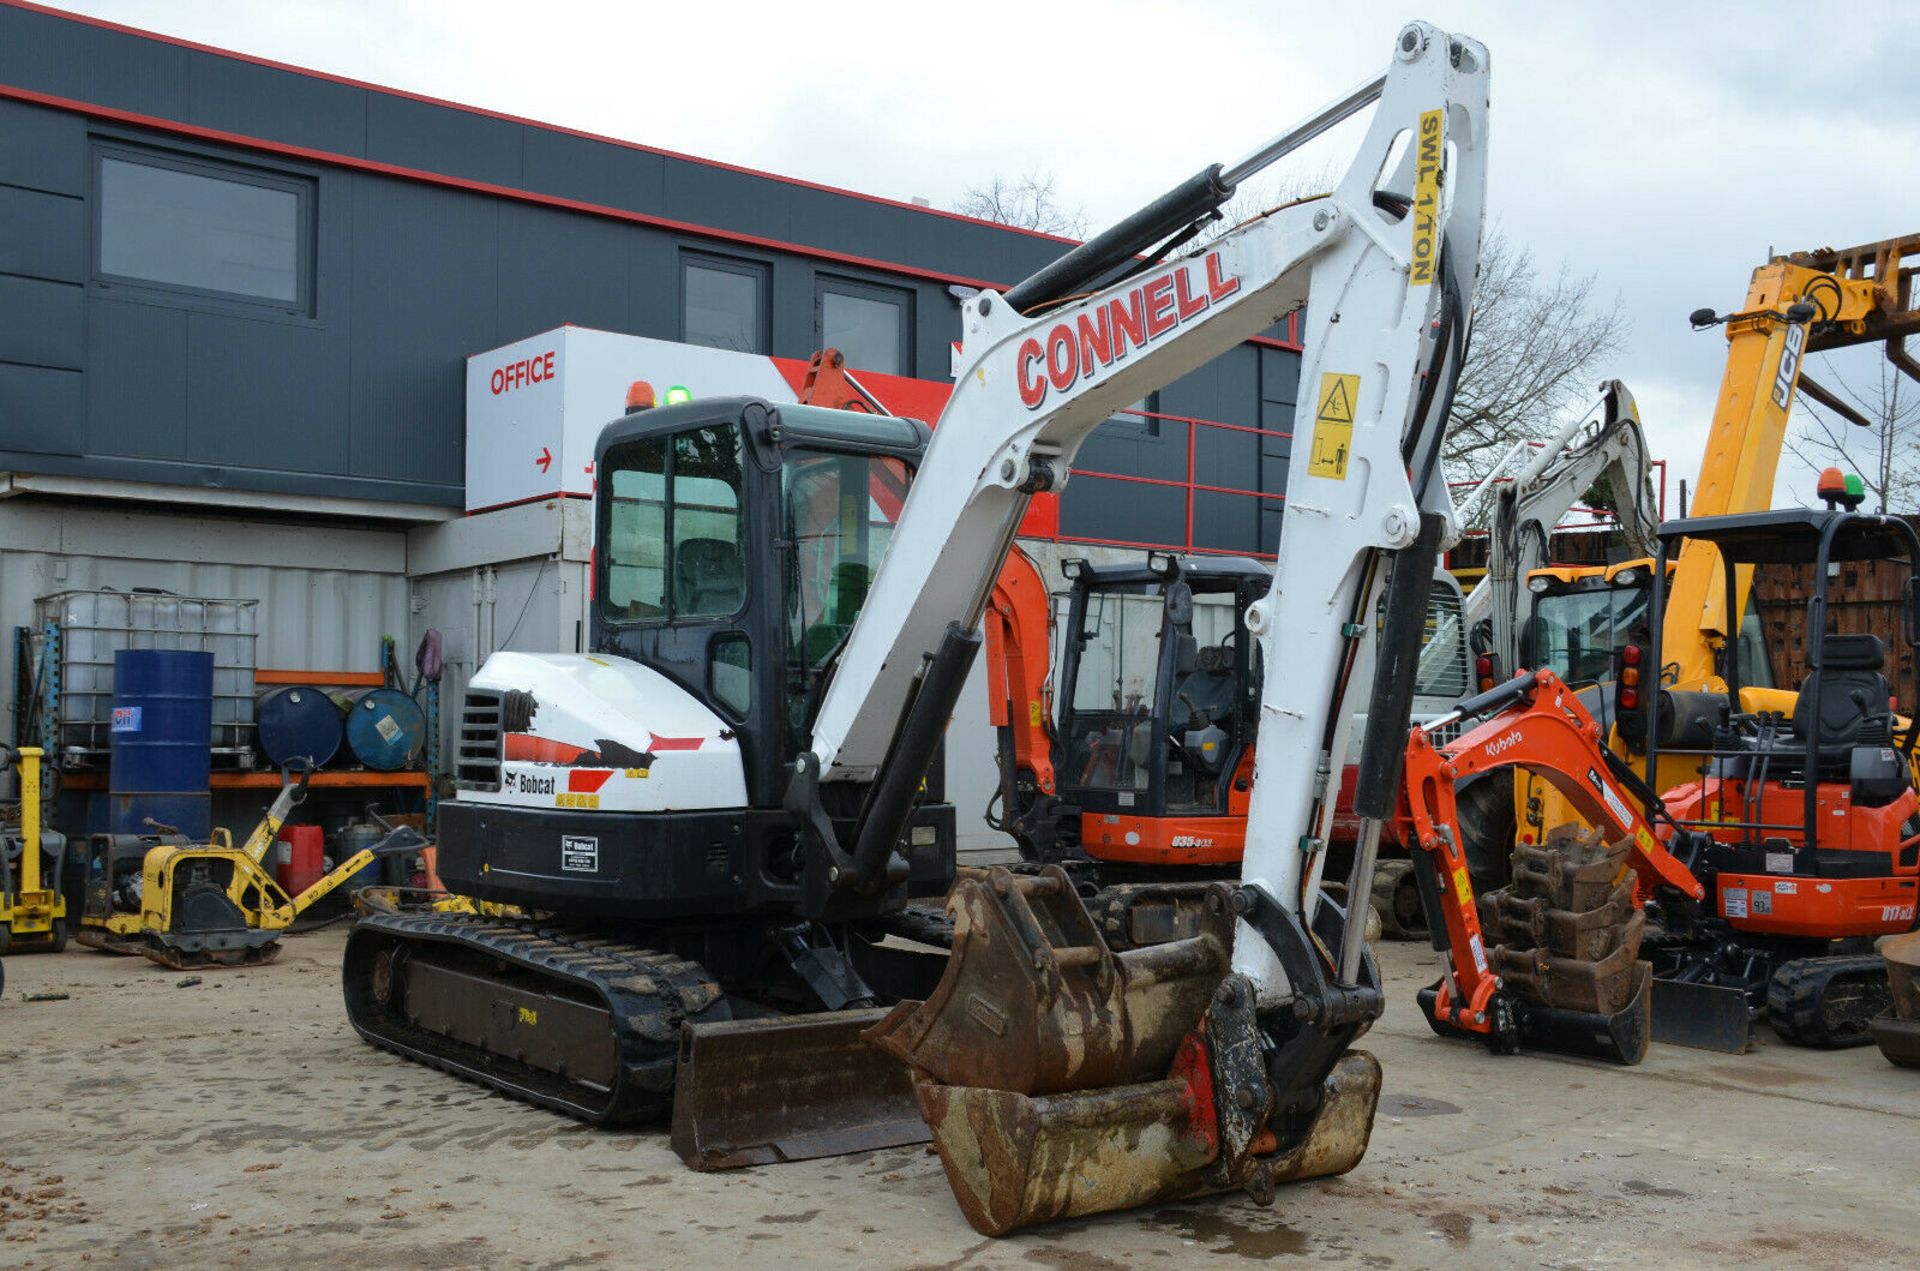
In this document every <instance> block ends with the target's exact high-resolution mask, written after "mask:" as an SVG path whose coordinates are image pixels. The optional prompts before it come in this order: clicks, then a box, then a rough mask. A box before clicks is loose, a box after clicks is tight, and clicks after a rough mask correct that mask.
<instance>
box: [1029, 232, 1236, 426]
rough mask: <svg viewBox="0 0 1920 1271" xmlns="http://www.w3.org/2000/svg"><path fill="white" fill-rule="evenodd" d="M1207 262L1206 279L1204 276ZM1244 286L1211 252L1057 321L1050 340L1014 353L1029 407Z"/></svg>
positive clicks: (1037, 341)
mask: <svg viewBox="0 0 1920 1271" xmlns="http://www.w3.org/2000/svg"><path fill="white" fill-rule="evenodd" d="M1202 266H1204V267H1205V269H1206V277H1205V279H1204V280H1203V279H1202V278H1201V277H1200V276H1199V270H1200V268H1201V267H1202ZM1238 290H1240V277H1239V275H1238V274H1235V275H1233V276H1232V277H1228V276H1226V275H1225V274H1224V273H1223V271H1222V268H1221V265H1220V253H1219V252H1208V253H1207V255H1206V258H1205V259H1204V261H1188V262H1185V263H1183V264H1180V265H1178V266H1175V267H1174V268H1173V269H1172V270H1170V271H1168V272H1167V273H1164V274H1161V275H1160V276H1159V277H1158V278H1155V279H1152V280H1151V281H1149V282H1143V283H1141V284H1140V285H1139V286H1137V287H1135V288H1134V289H1133V290H1131V291H1129V292H1127V293H1126V294H1125V295H1123V296H1119V297H1116V298H1115V299H1112V300H1109V301H1107V302H1106V303H1105V304H1103V305H1101V306H1099V307H1098V308H1096V309H1093V310H1091V311H1090V312H1087V313H1082V314H1081V315H1080V316H1079V318H1078V319H1077V320H1075V321H1070V322H1060V323H1056V324H1055V325H1054V327H1053V329H1052V330H1051V331H1048V332H1047V335H1046V339H1045V340H1040V339H1028V340H1024V341H1022V342H1021V344H1020V351H1019V352H1018V353H1017V354H1015V355H1014V367H1015V374H1016V377H1017V378H1018V380H1019V384H1020V401H1021V402H1022V403H1023V404H1024V405H1025V406H1026V408H1027V409H1028V410H1039V409H1040V406H1041V404H1042V403H1043V402H1045V401H1046V400H1047V390H1048V389H1049V388H1052V389H1054V390H1055V391H1056V392H1061V393H1064V392H1066V391H1067V390H1068V389H1070V388H1072V387H1073V386H1074V385H1075V384H1076V383H1078V382H1079V381H1080V380H1081V379H1084V378H1088V377H1091V376H1092V375H1093V374H1094V373H1095V372H1096V371H1101V370H1105V369H1106V368H1107V367H1109V366H1112V365H1113V364H1114V363H1115V362H1117V361H1119V360H1120V359H1121V358H1123V357H1125V356H1126V355H1127V353H1128V352H1129V351H1130V350H1131V349H1144V348H1146V347H1147V346H1148V345H1149V344H1152V343H1153V342H1154V341H1155V340H1158V339H1159V338H1160V337H1161V336H1163V335H1165V334H1166V333H1167V332H1169V331H1171V330H1173V329H1174V328H1175V327H1177V326H1179V325H1180V324H1181V323H1183V322H1186V321H1188V320H1189V319H1191V318H1196V317H1198V316H1199V315H1201V314H1202V313H1205V312H1206V311H1207V310H1208V309H1209V308H1211V307H1212V306H1213V305H1214V304H1215V303H1217V302H1218V301H1221V300H1225V299H1226V298H1227V297H1228V296H1231V295H1232V294H1233V293H1234V292H1236V291H1238Z"/></svg>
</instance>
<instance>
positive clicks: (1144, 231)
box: [1006, 163, 1233, 313]
mask: <svg viewBox="0 0 1920 1271" xmlns="http://www.w3.org/2000/svg"><path fill="white" fill-rule="evenodd" d="M1232 197H1233V187H1232V186H1231V185H1228V184H1227V183H1226V182H1225V181H1224V180H1222V179H1221V176H1220V165H1219V164H1217V163H1216V164H1214V165H1213V166H1211V167H1209V168H1207V169H1205V170H1204V171H1201V172H1197V173H1195V174H1194V175H1193V176H1191V177H1188V178H1187V179H1186V180H1185V181H1182V182H1181V183H1180V184H1179V185H1176V186H1174V187H1173V188H1172V189H1171V190H1168V191H1167V192H1166V193H1165V194H1162V195H1161V196H1160V197H1159V198H1157V199H1155V200H1154V201H1153V202H1151V203H1149V204H1147V205H1146V206H1145V207H1143V208H1141V209H1140V210H1139V211H1137V212H1135V213H1134V214H1133V215H1131V216H1129V217H1127V218H1126V219H1125V220H1123V221H1121V222H1120V223H1119V224H1117V225H1115V226H1114V227H1113V228H1112V229H1108V230H1103V231H1101V232H1100V233H1098V234H1096V235H1094V236H1093V237H1092V238H1090V239H1088V240H1087V241H1086V242H1084V243H1082V244H1080V246H1078V247H1076V248H1074V249H1073V250H1072V251H1070V252H1068V253H1067V254H1066V255H1064V256H1062V257H1060V259H1058V260H1056V261H1054V262H1053V263H1052V264H1050V265H1046V266H1043V267H1042V268H1040V269H1039V270H1038V271H1036V272H1035V273H1034V274H1032V275H1031V276H1030V277H1028V278H1026V279H1023V280H1022V281H1020V282H1017V283H1015V284H1014V285H1013V286H1012V287H1010V288H1009V289H1008V290H1007V293H1006V301H1007V303H1008V304H1010V305H1012V306H1013V311H1014V312H1015V313H1026V312H1028V311H1030V310H1032V309H1033V308H1035V307H1036V306H1039V305H1043V304H1046V303H1048V302H1049V301H1054V300H1058V299H1060V298H1061V297H1062V296H1071V295H1074V294H1075V293H1077V292H1080V291H1083V290H1085V289H1086V287H1087V284H1089V283H1091V282H1093V281H1094V280H1095V279H1097V278H1099V277H1101V276H1102V275H1104V274H1106V273H1107V272H1108V271H1109V270H1112V269H1113V268H1114V267H1116V266H1118V265H1119V264H1121V263H1122V262H1123V261H1126V260H1127V259H1129V258H1131V257H1133V256H1136V255H1138V254H1139V253H1141V252H1143V251H1145V250H1146V249H1147V248H1149V247H1152V246H1154V245H1155V244H1157V243H1159V242H1160V241H1161V240H1162V239H1164V238H1168V237H1170V236H1172V235H1174V234H1177V233H1179V232H1180V231H1181V230H1183V229H1185V228H1186V227H1187V226H1189V225H1191V224H1192V223H1193V222H1195V221H1197V220H1199V219H1200V218H1201V217H1203V216H1206V215H1208V214H1209V213H1211V212H1214V211H1217V210H1218V209H1219V207H1220V205H1221V204H1223V203H1225V202H1226V201H1227V200H1228V199H1230V198H1232Z"/></svg>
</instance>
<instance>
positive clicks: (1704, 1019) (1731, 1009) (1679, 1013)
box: [1653, 980, 1753, 1055]
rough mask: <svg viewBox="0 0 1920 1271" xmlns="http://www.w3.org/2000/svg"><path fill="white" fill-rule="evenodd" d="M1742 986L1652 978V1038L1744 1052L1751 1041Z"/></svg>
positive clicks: (1740, 1053) (1748, 1016)
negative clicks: (1731, 986) (1730, 986)
mask: <svg viewBox="0 0 1920 1271" xmlns="http://www.w3.org/2000/svg"><path fill="white" fill-rule="evenodd" d="M1752 1018H1753V1016H1752V1012H1751V1011H1750V1010H1749V1009H1748V1003H1747V994H1746V990H1744V989H1736V988H1726V987H1723V986H1721V985H1718V984H1695V983H1693V982H1691V981H1688V980H1655V981H1654V982H1653V1040H1655V1041H1657V1042H1663V1043H1665V1044H1666V1045H1669V1046H1691V1047H1693V1048H1694V1049H1695V1050H1717V1051H1721V1052H1723V1053H1725V1054H1729V1055H1744V1054H1745V1053H1746V1052H1747V1047H1748V1046H1749V1045H1750V1044H1751V1043H1752V1041H1753V1024H1752Z"/></svg>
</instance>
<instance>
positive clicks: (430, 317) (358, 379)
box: [351, 177, 502, 490]
mask: <svg viewBox="0 0 1920 1271" xmlns="http://www.w3.org/2000/svg"><path fill="white" fill-rule="evenodd" d="M353 191H354V203H353V223H354V224H355V225H356V226H359V227H361V230H360V233H358V234H357V235H356V237H355V242H354V251H353V302H352V316H351V325H352V362H353V387H352V393H353V403H352V416H351V418H352V425H351V427H352V471H353V472H354V474H355V475H359V476H368V477H379V478H386V479H395V480H411V481H430V482H436V483H440V484H443V485H448V486H451V487H453V488H454V489H455V490H458V489H459V488H460V486H461V484H462V483H463V482H464V481H465V479H466V477H465V470H464V466H463V464H464V454H465V443H464V419H465V411H466V401H465V393H466V387H465V385H466V381H465V375H466V359H467V355H468V354H470V353H478V352H481V351H483V350H485V349H491V348H494V347H496V346H497V345H499V344H500V343H502V340H501V337H500V331H499V324H498V322H497V321H496V313H497V309H498V305H497V274H498V271H497V269H496V268H495V262H496V253H497V252H498V250H499V233H498V218H499V205H498V203H497V202H496V201H494V200H491V199H488V198H486V197H484V196H481V195H477V194H463V193H460V192H458V191H454V190H442V189H435V188H433V187H430V186H423V185H417V184H412V183H409V182H404V181H393V180H388V179H385V178H382V177H361V178H358V179H356V180H355V181H354V183H353ZM422 279H432V280H433V282H432V285H431V286H426V285H422V282H421V280H422Z"/></svg>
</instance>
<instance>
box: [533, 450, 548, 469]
mask: <svg viewBox="0 0 1920 1271" xmlns="http://www.w3.org/2000/svg"><path fill="white" fill-rule="evenodd" d="M533 462H534V463H535V465H537V466H538V467H539V469H540V471H542V472H545V471H546V470H547V469H548V468H551V467H552V466H553V451H551V450H549V449H547V448H546V447H545V446H542V447H540V457H539V458H538V459H535V460H534V461H533Z"/></svg>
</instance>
